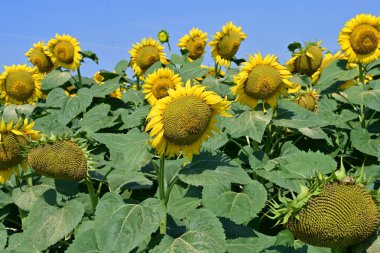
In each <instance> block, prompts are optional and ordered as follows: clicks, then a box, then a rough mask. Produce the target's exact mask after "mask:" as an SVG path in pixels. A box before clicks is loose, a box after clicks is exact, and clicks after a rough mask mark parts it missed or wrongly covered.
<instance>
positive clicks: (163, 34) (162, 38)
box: [157, 30, 170, 43]
mask: <svg viewBox="0 0 380 253" xmlns="http://www.w3.org/2000/svg"><path fill="white" fill-rule="evenodd" d="M157 38H158V41H159V42H160V43H165V42H168V41H169V38H170V37H169V33H168V32H167V31H166V30H161V31H159V32H158V34H157Z"/></svg>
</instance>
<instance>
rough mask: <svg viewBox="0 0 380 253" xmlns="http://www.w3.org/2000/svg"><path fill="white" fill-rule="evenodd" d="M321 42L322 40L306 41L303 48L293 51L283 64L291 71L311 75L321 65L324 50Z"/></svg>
mask: <svg viewBox="0 0 380 253" xmlns="http://www.w3.org/2000/svg"><path fill="white" fill-rule="evenodd" d="M321 43H322V41H319V42H308V43H307V44H306V46H305V47H304V48H302V49H301V50H299V51H298V52H296V53H294V54H293V56H292V58H291V59H290V60H289V61H287V62H286V64H285V65H286V66H287V67H288V69H289V70H290V71H291V72H297V73H300V74H306V75H308V76H311V75H313V74H314V73H315V72H316V71H317V70H318V68H319V67H320V66H321V63H322V59H323V51H324V50H326V48H322V47H320V45H321Z"/></svg>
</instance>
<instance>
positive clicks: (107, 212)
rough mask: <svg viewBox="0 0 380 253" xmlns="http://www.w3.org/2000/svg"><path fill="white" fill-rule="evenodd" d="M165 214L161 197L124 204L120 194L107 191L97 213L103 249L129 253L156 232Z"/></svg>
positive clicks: (96, 229)
mask: <svg viewBox="0 0 380 253" xmlns="http://www.w3.org/2000/svg"><path fill="white" fill-rule="evenodd" d="M164 214H165V207H164V206H163V204H162V202H161V201H159V200H158V199H153V198H150V199H146V200H144V201H143V202H141V203H140V204H138V205H134V204H125V203H124V201H123V199H122V198H121V196H120V195H118V194H116V193H106V194H105V195H104V196H103V198H102V199H101V200H100V201H99V204H98V206H97V208H96V212H95V235H96V239H97V243H98V245H99V248H100V251H101V252H104V253H107V252H129V251H131V250H132V249H134V248H135V247H136V246H138V245H139V243H141V242H142V241H143V240H144V239H145V238H146V237H147V236H150V235H151V234H152V233H153V232H155V231H156V230H157V229H158V227H159V226H160V223H161V221H162V218H163V216H164Z"/></svg>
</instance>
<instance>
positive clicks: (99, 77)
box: [92, 71, 104, 84]
mask: <svg viewBox="0 0 380 253" xmlns="http://www.w3.org/2000/svg"><path fill="white" fill-rule="evenodd" d="M92 78H93V79H94V81H95V82H96V83H97V84H99V83H102V82H103V81H104V76H102V74H100V72H99V71H98V72H96V73H95V74H94V76H93V77H92Z"/></svg>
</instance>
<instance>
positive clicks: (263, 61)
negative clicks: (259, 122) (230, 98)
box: [231, 53, 294, 109]
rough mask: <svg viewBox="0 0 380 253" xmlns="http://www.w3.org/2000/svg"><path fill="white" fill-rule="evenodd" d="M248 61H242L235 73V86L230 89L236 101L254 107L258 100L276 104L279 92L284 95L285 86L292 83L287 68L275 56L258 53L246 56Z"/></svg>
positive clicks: (290, 85)
mask: <svg viewBox="0 0 380 253" xmlns="http://www.w3.org/2000/svg"><path fill="white" fill-rule="evenodd" d="M248 59H249V61H248V62H245V63H243V67H242V68H241V70H240V72H239V74H237V75H235V77H234V82H235V83H236V86H234V87H232V88H231V91H232V93H233V94H234V95H236V96H237V97H236V101H238V102H240V103H242V104H246V105H248V106H250V107H251V108H253V109H254V108H255V107H256V106H257V104H258V101H259V100H262V101H263V104H265V103H267V104H269V105H270V106H271V107H272V108H274V107H275V106H276V105H277V100H278V96H279V94H283V95H286V89H287V88H293V87H294V85H293V84H292V83H291V82H290V81H289V80H288V78H290V77H291V76H292V75H291V73H290V72H289V70H288V69H287V68H286V67H284V66H282V65H280V64H279V63H278V62H277V57H276V56H274V55H270V54H269V55H267V56H266V57H265V58H263V57H262V56H261V54H260V53H257V54H255V55H254V56H251V55H249V56H248Z"/></svg>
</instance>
